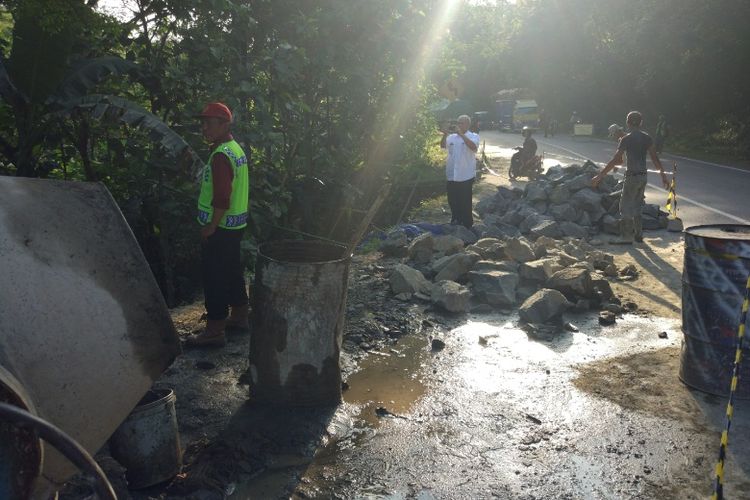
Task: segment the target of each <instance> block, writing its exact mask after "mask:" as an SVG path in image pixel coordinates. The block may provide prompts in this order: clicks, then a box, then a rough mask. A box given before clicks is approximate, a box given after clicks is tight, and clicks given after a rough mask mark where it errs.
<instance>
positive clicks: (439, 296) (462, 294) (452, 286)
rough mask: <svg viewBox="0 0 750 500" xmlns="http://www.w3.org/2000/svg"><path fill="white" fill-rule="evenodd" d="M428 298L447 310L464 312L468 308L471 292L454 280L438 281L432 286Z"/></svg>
mask: <svg viewBox="0 0 750 500" xmlns="http://www.w3.org/2000/svg"><path fill="white" fill-rule="evenodd" d="M430 299H431V300H432V303H433V304H436V305H438V306H440V307H442V308H443V309H445V310H446V311H448V312H466V311H468V310H469V300H470V299H471V292H469V289H468V288H466V287H465V286H463V285H459V284H458V283H456V282H454V281H439V282H438V283H436V284H435V286H433V288H432V294H431V296H430Z"/></svg>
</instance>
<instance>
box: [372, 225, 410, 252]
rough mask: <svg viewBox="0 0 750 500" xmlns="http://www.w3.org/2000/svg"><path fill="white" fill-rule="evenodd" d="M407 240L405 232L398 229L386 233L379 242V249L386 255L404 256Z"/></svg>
mask: <svg viewBox="0 0 750 500" xmlns="http://www.w3.org/2000/svg"><path fill="white" fill-rule="evenodd" d="M408 242H409V240H408V239H407V238H406V234H404V232H403V231H401V230H400V229H397V230H395V231H391V232H390V233H388V234H387V235H386V237H385V239H384V240H383V241H381V242H380V247H379V249H380V251H381V252H383V254H384V255H386V256H388V257H405V256H406V252H407V248H406V245H407V244H408Z"/></svg>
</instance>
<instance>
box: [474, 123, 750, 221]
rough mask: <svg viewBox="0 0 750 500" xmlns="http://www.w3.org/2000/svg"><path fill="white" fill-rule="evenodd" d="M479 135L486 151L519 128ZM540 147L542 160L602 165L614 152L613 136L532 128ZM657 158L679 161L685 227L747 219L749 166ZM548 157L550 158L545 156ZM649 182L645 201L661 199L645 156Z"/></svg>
mask: <svg viewBox="0 0 750 500" xmlns="http://www.w3.org/2000/svg"><path fill="white" fill-rule="evenodd" d="M480 137H481V138H482V140H484V141H485V142H486V147H487V151H488V153H489V152H492V151H498V148H501V149H505V148H510V147H513V146H518V145H520V144H521V143H522V142H523V139H522V138H521V136H520V135H519V134H511V133H501V132H497V131H492V130H487V131H481V132H480ZM536 140H537V143H538V144H539V152H540V153H541V152H544V155H545V158H546V159H547V160H550V159H554V160H559V161H560V162H562V163H575V162H581V161H582V160H585V159H590V160H591V161H593V162H595V163H597V164H600V165H602V166H603V165H605V164H606V163H607V162H608V161H609V160H610V159H611V158H612V155H613V154H614V152H615V146H616V144H615V142H614V141H604V140H600V139H593V138H581V137H576V138H573V137H570V136H569V135H557V136H555V137H554V138H545V137H544V136H543V135H542V136H540V135H539V134H538V133H537V137H536ZM661 160H662V164H663V165H664V168H665V170H667V171H668V172H669V171H671V170H672V166H673V163H674V162H676V163H677V166H678V172H677V201H678V216H679V217H680V218H681V219H682V220H683V222H684V224H685V227H689V226H694V225H700V224H748V225H750V203H748V202H747V195H748V193H749V192H750V169H747V168H744V169H743V168H737V167H731V166H728V165H720V164H717V163H710V162H705V161H701V160H695V159H690V158H684V157H681V156H673V155H670V154H666V153H665V154H663V155H662V157H661ZM547 163H549V161H547ZM649 171H650V173H649V178H648V180H649V186H648V188H647V190H646V201H647V202H648V203H656V204H659V205H664V204H665V203H666V199H667V193H666V191H665V190H664V189H663V188H662V187H661V180H660V179H659V175H658V173H656V168H655V166H653V165H651V161H650V160H649Z"/></svg>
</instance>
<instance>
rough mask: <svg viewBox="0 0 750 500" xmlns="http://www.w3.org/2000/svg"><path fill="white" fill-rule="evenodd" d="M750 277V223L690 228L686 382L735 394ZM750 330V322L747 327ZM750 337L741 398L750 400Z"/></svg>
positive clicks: (683, 361) (683, 358)
mask: <svg viewBox="0 0 750 500" xmlns="http://www.w3.org/2000/svg"><path fill="white" fill-rule="evenodd" d="M749 275H750V226H746V225H730V224H726V225H708V226H694V227H689V228H687V229H686V230H685V258H684V269H683V273H682V331H683V333H684V338H683V341H682V352H681V354H680V375H679V376H680V380H682V381H683V382H684V383H685V384H687V385H689V386H690V387H693V388H695V389H698V390H700V391H703V392H707V393H709V394H715V395H718V396H727V395H729V387H730V383H731V379H732V369H733V366H734V358H735V353H736V348H737V346H736V340H737V331H738V329H739V321H740V315H741V309H742V303H743V301H744V298H745V288H746V284H747V278H748V276H749ZM745 329H746V331H748V325H747V324H746V325H745ZM749 340H750V339H748V337H747V335H746V336H745V342H744V349H743V357H744V358H745V360H746V362H744V363H743V364H742V368H741V371H740V384H739V387H738V390H737V392H736V394H735V397H737V398H740V399H750V362H748V361H750V341H749Z"/></svg>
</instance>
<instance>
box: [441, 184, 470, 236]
mask: <svg viewBox="0 0 750 500" xmlns="http://www.w3.org/2000/svg"><path fill="white" fill-rule="evenodd" d="M473 186H474V179H469V180H468V181H448V185H447V188H446V190H447V192H448V205H449V206H450V207H451V224H461V225H462V226H465V227H468V228H470V227H471V226H473V225H474V216H473V215H472V213H471V189H472V187H473Z"/></svg>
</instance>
